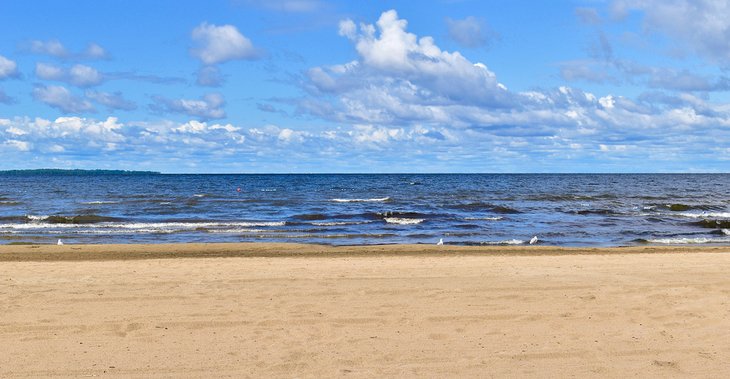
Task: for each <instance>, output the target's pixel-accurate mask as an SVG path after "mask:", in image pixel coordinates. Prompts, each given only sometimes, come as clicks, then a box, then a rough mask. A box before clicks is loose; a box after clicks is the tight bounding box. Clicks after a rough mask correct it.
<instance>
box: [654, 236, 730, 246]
mask: <svg viewBox="0 0 730 379" xmlns="http://www.w3.org/2000/svg"><path fill="white" fill-rule="evenodd" d="M647 242H649V243H660V244H669V245H679V244H682V245H686V244H704V243H726V242H730V238H706V237H697V238H657V239H650V240H647Z"/></svg>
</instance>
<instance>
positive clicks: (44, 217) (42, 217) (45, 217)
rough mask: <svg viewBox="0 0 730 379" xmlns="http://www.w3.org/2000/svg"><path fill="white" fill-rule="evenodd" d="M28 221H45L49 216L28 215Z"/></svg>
mask: <svg viewBox="0 0 730 379" xmlns="http://www.w3.org/2000/svg"><path fill="white" fill-rule="evenodd" d="M25 217H26V218H27V219H28V220H31V221H43V220H46V219H48V217H49V216H35V215H26V216H25Z"/></svg>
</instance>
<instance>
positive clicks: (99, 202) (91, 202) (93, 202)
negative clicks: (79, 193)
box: [81, 200, 119, 205]
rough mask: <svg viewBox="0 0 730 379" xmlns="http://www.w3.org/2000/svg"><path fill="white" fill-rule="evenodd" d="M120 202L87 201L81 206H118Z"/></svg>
mask: <svg viewBox="0 0 730 379" xmlns="http://www.w3.org/2000/svg"><path fill="white" fill-rule="evenodd" d="M118 203H119V202H118V201H102V200H100V201H85V202H82V203H81V204H87V205H98V204H118Z"/></svg>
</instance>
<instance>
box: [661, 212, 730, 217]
mask: <svg viewBox="0 0 730 379" xmlns="http://www.w3.org/2000/svg"><path fill="white" fill-rule="evenodd" d="M667 215H671V216H681V217H690V218H730V212H672V213H668V214H667Z"/></svg>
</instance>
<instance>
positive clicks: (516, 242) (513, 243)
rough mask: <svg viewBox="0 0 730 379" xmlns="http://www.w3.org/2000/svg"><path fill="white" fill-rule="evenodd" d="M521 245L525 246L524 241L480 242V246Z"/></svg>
mask: <svg viewBox="0 0 730 379" xmlns="http://www.w3.org/2000/svg"><path fill="white" fill-rule="evenodd" d="M523 244H525V241H523V240H518V239H511V240H504V241H488V242H482V245H523Z"/></svg>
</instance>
